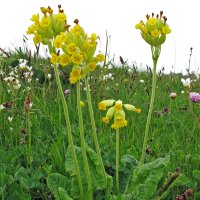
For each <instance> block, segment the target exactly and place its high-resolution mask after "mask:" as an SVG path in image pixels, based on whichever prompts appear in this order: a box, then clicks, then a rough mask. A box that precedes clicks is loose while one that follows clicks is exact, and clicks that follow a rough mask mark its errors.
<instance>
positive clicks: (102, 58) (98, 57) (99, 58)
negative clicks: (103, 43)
mask: <svg viewBox="0 0 200 200" xmlns="http://www.w3.org/2000/svg"><path fill="white" fill-rule="evenodd" d="M96 59H97V61H98V62H102V61H104V60H105V56H104V55H103V54H102V53H100V54H98V55H96Z"/></svg>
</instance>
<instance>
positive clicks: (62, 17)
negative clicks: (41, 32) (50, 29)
mask: <svg viewBox="0 0 200 200" xmlns="http://www.w3.org/2000/svg"><path fill="white" fill-rule="evenodd" d="M56 17H57V20H58V21H59V22H65V20H66V19H67V16H66V15H65V13H58V14H57V16H56Z"/></svg>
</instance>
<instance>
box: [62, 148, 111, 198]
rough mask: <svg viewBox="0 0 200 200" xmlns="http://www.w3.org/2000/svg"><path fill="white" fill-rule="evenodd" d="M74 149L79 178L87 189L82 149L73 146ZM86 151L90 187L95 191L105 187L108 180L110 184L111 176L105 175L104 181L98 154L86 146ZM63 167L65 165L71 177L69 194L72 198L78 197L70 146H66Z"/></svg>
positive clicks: (85, 189) (84, 188)
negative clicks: (90, 180) (90, 181)
mask: <svg viewBox="0 0 200 200" xmlns="http://www.w3.org/2000/svg"><path fill="white" fill-rule="evenodd" d="M75 151H76V155H77V160H78V164H79V168H80V173H81V179H82V183H83V190H84V191H87V182H86V181H87V179H86V175H85V170H84V163H83V156H82V149H81V148H80V147H75ZM86 153H87V156H88V163H89V168H90V174H91V179H92V187H93V188H92V189H93V190H94V191H96V190H103V189H105V188H107V187H108V182H110V184H112V179H111V177H110V176H108V175H107V179H108V181H106V179H105V177H104V172H103V170H102V168H101V165H100V161H99V159H98V156H97V154H96V152H95V151H94V150H93V149H91V148H89V147H87V148H86ZM65 167H66V171H67V172H69V173H70V175H71V177H72V181H71V193H70V194H71V196H72V197H74V198H79V187H78V180H77V176H76V169H75V165H74V162H73V157H72V150H71V147H70V146H69V147H68V149H67V153H66V163H65Z"/></svg>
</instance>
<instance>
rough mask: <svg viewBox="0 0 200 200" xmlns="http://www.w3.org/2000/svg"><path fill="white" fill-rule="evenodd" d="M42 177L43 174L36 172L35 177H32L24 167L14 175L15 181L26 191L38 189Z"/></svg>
mask: <svg viewBox="0 0 200 200" xmlns="http://www.w3.org/2000/svg"><path fill="white" fill-rule="evenodd" d="M41 177H42V173H41V172H40V171H36V170H35V171H34V172H33V175H32V176H30V175H29V172H28V171H27V170H26V169H25V168H24V167H20V168H19V169H18V170H17V172H16V173H15V175H14V179H15V180H16V181H19V183H20V185H21V186H22V187H24V188H26V189H30V188H36V187H38V186H39V185H40V179H41Z"/></svg>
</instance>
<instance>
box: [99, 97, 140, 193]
mask: <svg viewBox="0 0 200 200" xmlns="http://www.w3.org/2000/svg"><path fill="white" fill-rule="evenodd" d="M98 107H99V110H106V109H107V107H110V108H109V109H108V111H107V113H106V116H105V117H103V118H102V121H103V122H104V123H106V124H108V123H109V122H110V120H111V119H112V118H114V123H113V124H112V125H111V128H113V129H115V130H116V193H117V194H118V193H119V159H120V158H119V129H120V128H123V127H126V126H127V124H128V122H127V120H126V119H125V118H126V117H125V112H124V110H123V107H124V108H125V109H126V110H128V111H134V112H137V113H140V112H141V109H138V108H136V107H135V106H133V105H131V104H123V103H122V101H121V100H118V101H115V100H113V99H109V100H103V101H101V102H100V103H99V105H98Z"/></svg>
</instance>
